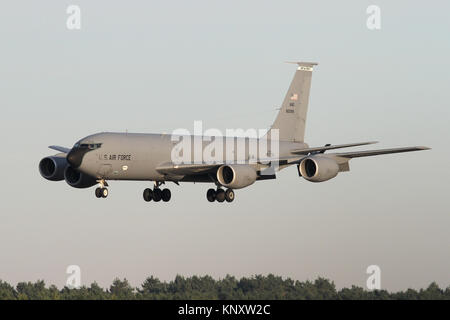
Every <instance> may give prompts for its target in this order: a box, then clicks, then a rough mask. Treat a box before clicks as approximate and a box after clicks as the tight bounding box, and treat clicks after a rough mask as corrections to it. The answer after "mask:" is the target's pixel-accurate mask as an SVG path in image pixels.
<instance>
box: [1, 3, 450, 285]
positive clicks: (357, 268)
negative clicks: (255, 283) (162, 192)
mask: <svg viewBox="0 0 450 320" xmlns="http://www.w3.org/2000/svg"><path fill="white" fill-rule="evenodd" d="M69 5H78V6H79V7H80V9H81V29H80V30H69V29H68V28H67V26H66V21H67V19H68V17H69V15H68V14H67V13H66V9H67V7H68V6H69ZM369 5H378V6H379V8H380V9H381V11H380V12H381V29H379V30H369V29H368V28H367V25H366V21H367V19H368V17H369V15H368V14H367V13H366V9H367V7H368V6H369ZM449 10H450V4H449V2H448V1H433V5H428V4H425V3H424V2H419V1H395V2H394V1H386V0H379V1H356V0H355V1H345V2H332V1H320V2H319V1H298V0H297V1H260V0H259V1H253V0H249V1H245V2H242V1H199V0H193V1H132V2H130V1H104V0H98V1H87V0H71V1H65V0H64V1H39V2H37V1H22V0H15V1H11V0H7V1H4V3H3V5H2V10H1V11H0V39H1V55H0V57H1V59H0V108H1V117H0V134H1V137H2V143H3V147H2V150H3V152H2V154H1V157H0V168H2V173H1V178H2V183H1V184H0V194H1V201H0V279H2V280H4V281H8V282H10V283H12V284H16V283H17V282H19V281H36V280H38V279H43V280H45V281H46V282H47V283H51V284H55V285H57V286H58V287H62V286H64V285H65V283H66V279H67V277H68V274H66V268H67V266H69V265H78V266H80V269H81V281H82V284H85V285H89V284H90V283H91V282H93V281H97V282H98V283H99V284H100V285H102V286H108V285H109V284H110V283H111V282H112V280H113V279H114V278H115V277H120V278H127V279H128V280H129V281H130V282H131V284H132V285H135V286H138V285H140V284H141V283H142V282H143V281H144V280H145V278H146V277H147V276H150V275H153V276H156V277H158V278H160V279H162V280H171V279H173V278H174V277H175V276H176V275H177V274H180V275H183V276H191V275H206V274H208V275H211V276H213V277H215V278H223V277H224V276H225V275H227V274H231V275H234V276H236V277H242V276H251V275H255V274H268V273H274V274H276V275H281V276H283V277H290V278H293V279H296V280H300V281H305V280H314V279H315V278H317V277H318V276H322V277H326V278H329V279H331V280H332V281H334V283H335V284H336V286H337V287H338V288H342V287H349V286H351V285H357V286H361V287H365V285H366V279H367V278H368V276H369V275H368V274H366V269H367V267H368V266H370V265H378V266H379V267H380V269H381V287H382V288H383V289H388V290H405V289H406V288H416V289H417V288H421V287H426V286H427V285H428V284H430V283H431V282H432V281H436V282H437V283H438V284H439V285H440V286H441V287H447V286H449V285H450V232H449V229H450V210H449V204H448V190H449V189H448V181H449V179H450V166H449V159H450V150H449V148H448V139H449V134H450V128H449V120H450V111H449V101H450V90H449V89H448V84H449V83H450V60H449V59H448V57H449V56H450V41H449V40H448V34H449V32H450V22H449V19H448V12H449ZM290 60H294V61H299V60H300V61H316V62H318V63H319V65H318V66H317V67H316V68H315V70H314V73H313V79H312V88H311V96H310V104H309V111H308V120H307V125H306V135H305V139H306V142H307V143H308V144H309V145H310V146H321V145H324V144H326V143H332V144H339V143H353V142H360V141H372V140H376V141H380V143H379V145H376V146H374V148H375V147H379V148H384V147H401V146H414V145H424V146H428V147H431V148H432V150H429V151H423V152H415V153H407V154H398V155H385V156H378V157H369V158H359V159H353V160H351V161H350V169H351V171H350V172H344V173H340V174H339V175H338V176H337V177H336V178H335V179H332V180H330V181H327V182H324V183H318V184H314V183H310V182H308V181H306V180H304V179H302V178H300V177H298V174H297V172H296V168H295V167H290V168H287V169H285V170H283V171H281V172H280V173H279V174H278V176H277V179H276V180H271V181H261V182H257V183H255V184H254V185H252V186H251V187H249V188H245V189H241V190H237V191H236V200H235V201H234V202H233V203H227V204H219V203H217V202H215V203H209V202H207V201H206V197H205V193H206V190H207V189H208V188H209V187H211V186H210V185H208V184H189V183H183V184H181V185H180V186H176V185H173V184H172V185H170V188H171V190H172V200H171V201H170V202H169V203H153V202H151V203H146V202H144V201H143V199H142V191H143V190H144V188H146V187H149V186H151V185H152V182H120V181H117V182H116V181H112V182H110V188H109V191H110V195H109V197H108V198H107V199H106V200H105V199H97V198H95V196H94V190H93V188H90V189H83V190H78V189H73V188H71V187H70V186H68V185H67V184H66V183H65V182H64V181H61V182H50V181H47V180H45V179H43V178H42V177H41V176H40V174H39V171H38V163H39V161H40V160H41V159H42V158H43V157H45V156H48V155H52V154H54V153H55V152H54V151H52V150H50V149H48V148H47V146H49V145H62V146H67V147H71V146H72V145H73V144H74V143H75V142H76V141H77V140H79V139H80V138H82V137H84V136H87V135H89V134H92V133H96V132H101V131H116V132H125V131H128V132H146V133H155V132H166V133H170V132H172V131H173V130H174V129H177V128H186V129H188V130H193V125H194V121H195V120H201V121H203V127H204V128H205V129H207V128H218V129H220V130H223V131H225V129H226V128H245V129H248V128H256V129H264V128H268V127H269V126H270V125H271V123H272V121H273V120H274V118H275V116H276V113H277V110H276V109H277V108H278V107H279V106H280V104H281V102H282V99H283V97H284V95H285V93H286V90H287V88H288V86H289V83H290V81H291V79H292V76H293V73H294V72H295V66H293V65H289V64H285V63H284V62H285V61H290ZM370 147H372V146H369V148H370ZM358 149H364V148H356V150H358ZM366 149H367V147H366Z"/></svg>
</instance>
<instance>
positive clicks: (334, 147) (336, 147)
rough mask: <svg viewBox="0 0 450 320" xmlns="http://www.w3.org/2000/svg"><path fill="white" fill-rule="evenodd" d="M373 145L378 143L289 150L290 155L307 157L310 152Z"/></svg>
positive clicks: (370, 142)
mask: <svg viewBox="0 0 450 320" xmlns="http://www.w3.org/2000/svg"><path fill="white" fill-rule="evenodd" d="M374 143H378V141H369V142H357V143H347V144H336V145H326V146H322V147H313V148H305V149H294V150H291V153H292V154H304V155H307V154H310V153H312V152H324V151H326V150H333V149H341V148H349V147H357V146H365V145H368V144H374Z"/></svg>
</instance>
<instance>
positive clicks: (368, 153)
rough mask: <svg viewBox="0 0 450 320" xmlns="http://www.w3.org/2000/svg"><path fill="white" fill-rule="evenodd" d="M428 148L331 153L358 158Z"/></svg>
mask: <svg viewBox="0 0 450 320" xmlns="http://www.w3.org/2000/svg"><path fill="white" fill-rule="evenodd" d="M429 149H430V148H428V147H404V148H391V149H379V150H367V151H355V152H345V153H334V154H333V155H335V156H338V157H342V158H359V157H370V156H378V155H380V154H389V153H401V152H411V151H421V150H429Z"/></svg>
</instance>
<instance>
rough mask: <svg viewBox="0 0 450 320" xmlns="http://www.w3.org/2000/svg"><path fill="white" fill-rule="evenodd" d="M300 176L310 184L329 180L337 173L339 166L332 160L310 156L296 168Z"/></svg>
mask: <svg viewBox="0 0 450 320" xmlns="http://www.w3.org/2000/svg"><path fill="white" fill-rule="evenodd" d="M298 170H299V172H300V175H301V176H302V177H303V178H305V179H306V180H308V181H311V182H322V181H327V180H330V179H332V178H334V177H336V176H337V174H338V173H339V165H338V164H337V162H336V161H334V160H333V159H330V158H327V157H322V156H310V157H308V158H306V159H303V160H302V162H300V165H299V166H298Z"/></svg>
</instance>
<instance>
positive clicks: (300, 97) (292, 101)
mask: <svg viewBox="0 0 450 320" xmlns="http://www.w3.org/2000/svg"><path fill="white" fill-rule="evenodd" d="M292 63H295V64H298V68H297V71H296V72H295V75H294V79H292V82H291V85H290V86H289V90H288V92H287V93H286V97H285V98H284V101H283V104H282V106H281V109H280V111H279V113H278V115H277V118H276V119H275V122H274V123H273V125H272V127H271V129H278V130H279V137H280V140H281V141H293V142H294V141H295V142H303V141H304V136H305V124H306V114H307V112H308V102H309V90H310V88H311V77H312V71H313V66H315V65H317V63H315V62H292Z"/></svg>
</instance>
